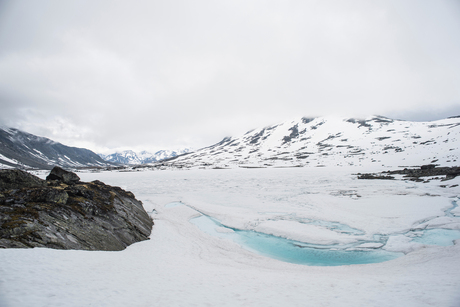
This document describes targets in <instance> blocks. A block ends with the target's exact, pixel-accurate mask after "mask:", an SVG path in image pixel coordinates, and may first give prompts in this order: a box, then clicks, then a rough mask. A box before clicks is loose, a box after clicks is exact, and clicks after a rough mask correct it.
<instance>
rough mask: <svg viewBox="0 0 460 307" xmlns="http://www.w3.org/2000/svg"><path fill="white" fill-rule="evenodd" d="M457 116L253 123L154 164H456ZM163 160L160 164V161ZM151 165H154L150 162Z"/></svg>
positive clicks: (459, 151)
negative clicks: (250, 127)
mask: <svg viewBox="0 0 460 307" xmlns="http://www.w3.org/2000/svg"><path fill="white" fill-rule="evenodd" d="M459 141H460V118H459V117H450V118H447V119H442V120H437V121H431V122H413V121H404V120H393V119H390V118H387V117H384V116H378V115H375V116H370V117H368V118H365V119H357V118H348V117H336V116H328V117H316V118H309V117H301V118H297V119H294V120H291V121H287V122H284V123H280V124H275V125H271V126H266V127H263V128H257V129H253V130H250V131H248V132H246V133H245V134H243V135H241V136H237V137H225V138H224V139H222V140H221V141H220V142H218V143H216V144H214V145H211V146H208V147H204V148H201V149H199V150H196V151H195V152H193V153H191V154H188V155H185V156H179V157H177V158H173V159H170V160H168V161H165V162H167V163H165V162H164V163H160V164H157V165H156V166H159V165H160V166H166V167H168V166H169V167H177V168H193V167H198V168H231V167H293V166H366V165H381V166H385V167H397V166H401V165H407V166H411V165H422V164H428V163H436V162H437V163H441V164H443V165H446V166H449V165H451V166H453V165H455V164H458V161H459V157H460V147H459V145H460V142H459ZM162 164H163V165H162ZM153 166H155V165H153Z"/></svg>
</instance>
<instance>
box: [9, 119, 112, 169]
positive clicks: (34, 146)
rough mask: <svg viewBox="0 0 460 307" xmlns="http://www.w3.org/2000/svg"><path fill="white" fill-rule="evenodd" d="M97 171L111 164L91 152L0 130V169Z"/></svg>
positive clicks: (30, 135) (28, 134)
mask: <svg viewBox="0 0 460 307" xmlns="http://www.w3.org/2000/svg"><path fill="white" fill-rule="evenodd" d="M56 165H58V166H61V167H98V166H108V165H110V163H107V162H105V161H104V160H102V159H101V158H100V157H99V156H98V155H97V154H95V153H94V152H92V151H90V150H88V149H84V148H76V147H69V146H65V145H63V144H61V143H57V142H54V141H52V140H50V139H47V138H44V137H39V136H36V135H33V134H30V133H27V132H24V131H21V130H18V129H14V128H5V127H0V168H39V169H51V168H53V167H54V166H56Z"/></svg>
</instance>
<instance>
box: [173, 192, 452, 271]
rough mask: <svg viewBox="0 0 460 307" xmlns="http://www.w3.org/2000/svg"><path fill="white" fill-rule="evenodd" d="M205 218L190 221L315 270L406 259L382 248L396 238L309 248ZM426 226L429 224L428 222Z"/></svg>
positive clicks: (439, 237)
mask: <svg viewBox="0 0 460 307" xmlns="http://www.w3.org/2000/svg"><path fill="white" fill-rule="evenodd" d="M452 204H453V206H452V207H451V208H449V209H447V210H445V214H446V216H448V217H454V218H457V217H458V216H455V215H454V214H452V213H451V211H452V210H453V209H455V208H457V207H458V204H457V202H456V201H453V202H452ZM181 205H184V204H183V203H181V202H173V203H169V204H167V205H165V207H167V208H171V207H175V206H181ZM200 214H201V215H200V216H198V217H195V218H192V219H190V222H191V223H192V224H194V225H196V226H197V227H198V228H199V229H201V230H202V231H203V232H206V233H208V234H210V235H213V236H217V237H221V238H225V239H229V240H232V241H234V242H236V243H238V244H239V245H241V246H242V247H243V248H245V249H247V250H249V251H251V252H254V253H257V254H260V255H264V256H267V257H270V258H274V259H278V260H281V261H285V262H290V263H296V264H304V265H313V266H339V265H352V264H367V263H378V262H384V261H388V260H392V259H396V258H398V257H401V256H403V255H404V254H403V253H399V252H389V251H386V250H384V249H382V248H381V247H382V246H384V245H385V243H386V242H387V240H388V238H389V237H391V236H392V235H391V234H390V235H385V236H383V235H375V236H374V241H372V242H370V241H357V242H355V243H352V244H348V245H321V244H309V243H305V242H299V241H294V240H290V239H286V238H282V237H277V236H274V235H269V234H265V233H261V232H256V231H253V230H243V229H236V228H231V227H227V226H225V225H223V224H221V223H220V222H219V221H218V220H216V219H214V218H212V217H210V216H207V215H205V214H202V213H200ZM302 222H304V223H311V224H314V225H320V226H323V227H327V228H329V229H335V230H337V231H340V232H345V233H349V234H350V235H360V234H362V233H363V232H362V231H360V230H358V229H354V228H350V227H348V226H346V225H343V224H340V223H337V222H327V221H313V220H306V219H303V220H302ZM425 222H426V221H425ZM394 235H405V236H407V237H409V238H411V240H412V242H416V243H420V244H426V245H442V246H448V245H453V241H454V240H457V239H460V231H459V230H453V229H437V228H433V229H426V228H425V229H411V230H409V231H407V232H405V233H395V234H394ZM365 243H372V244H371V246H375V248H362V247H360V246H362V245H363V244H365Z"/></svg>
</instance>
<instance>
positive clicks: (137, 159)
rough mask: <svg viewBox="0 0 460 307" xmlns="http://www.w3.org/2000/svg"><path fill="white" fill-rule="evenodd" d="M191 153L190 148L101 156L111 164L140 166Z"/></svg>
mask: <svg viewBox="0 0 460 307" xmlns="http://www.w3.org/2000/svg"><path fill="white" fill-rule="evenodd" d="M190 151H191V149H189V148H185V149H180V150H159V151H157V152H155V153H153V154H152V153H150V152H148V151H146V150H142V151H140V152H137V153H136V152H134V151H133V150H124V151H119V152H115V153H113V154H108V155H104V154H99V156H100V157H101V158H102V159H104V160H105V161H107V162H111V163H118V164H124V165H139V164H147V163H154V162H158V161H162V160H165V159H170V158H173V157H176V156H178V155H181V154H184V153H188V152H190Z"/></svg>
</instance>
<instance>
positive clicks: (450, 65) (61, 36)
mask: <svg viewBox="0 0 460 307" xmlns="http://www.w3.org/2000/svg"><path fill="white" fill-rule="evenodd" d="M2 5H3V6H2V8H1V10H0V11H1V12H2V13H0V14H1V15H0V72H1V73H0V104H1V108H2V112H1V114H0V123H2V124H4V125H10V126H16V127H18V128H24V129H25V128H27V129H28V131H29V132H31V133H42V134H44V136H47V137H51V138H54V139H56V140H58V141H62V142H66V143H67V144H69V145H79V144H82V145H85V146H87V147H90V149H94V150H103V149H107V148H116V147H143V148H158V149H160V148H174V147H181V146H195V147H200V146H206V145H209V144H211V143H212V142H217V141H219V140H220V138H222V137H224V136H226V135H231V134H237V133H242V132H245V131H246V130H249V129H251V128H255V127H258V126H263V125H268V124H273V123H276V122H279V121H283V120H288V119H290V118H292V117H297V116H304V115H307V116H310V115H314V116H316V115H327V114H331V113H333V114H343V115H350V116H366V115H369V114H383V115H389V114H395V115H398V114H399V115H404V114H406V115H407V116H409V117H413V118H410V119H421V118H423V119H425V120H428V119H430V120H431V119H437V116H441V115H442V116H444V114H446V112H447V113H448V112H451V111H452V112H453V111H454V110H456V108H455V106H456V105H458V104H459V103H460V89H459V88H458V86H457V85H458V84H460V61H459V58H458V54H460V33H459V32H460V18H459V17H460V10H459V9H458V7H459V6H458V4H455V2H454V1H439V2H436V3H433V2H430V1H404V2H400V1H375V2H368V1H286V2H279V1H193V2H190V1H136V2H130V3H128V2H125V1H120V2H117V1H84V2H82V1H40V2H39V3H38V2H35V1H9V2H8V1H7V2H4V3H3V4H2ZM434 105H435V106H436V107H435V109H436V110H438V111H436V112H432V111H428V112H427V111H426V110H433V106H434ZM452 106H454V107H452ZM428 113H429V114H431V116H426V114H428ZM417 114H418V115H417ZM453 115H456V114H453ZM408 119H409V118H408ZM66 125H67V126H66Z"/></svg>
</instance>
